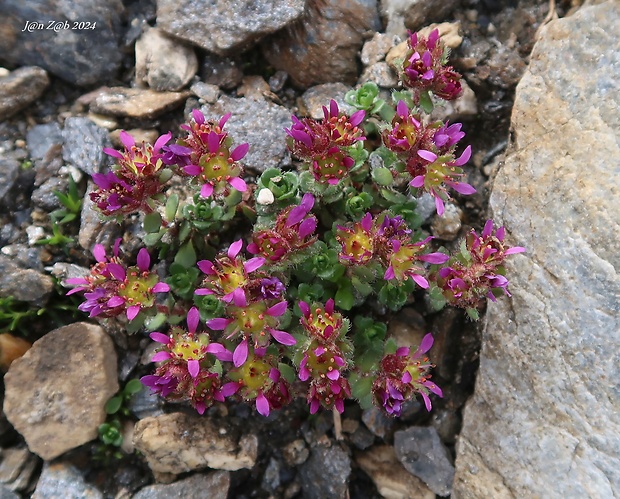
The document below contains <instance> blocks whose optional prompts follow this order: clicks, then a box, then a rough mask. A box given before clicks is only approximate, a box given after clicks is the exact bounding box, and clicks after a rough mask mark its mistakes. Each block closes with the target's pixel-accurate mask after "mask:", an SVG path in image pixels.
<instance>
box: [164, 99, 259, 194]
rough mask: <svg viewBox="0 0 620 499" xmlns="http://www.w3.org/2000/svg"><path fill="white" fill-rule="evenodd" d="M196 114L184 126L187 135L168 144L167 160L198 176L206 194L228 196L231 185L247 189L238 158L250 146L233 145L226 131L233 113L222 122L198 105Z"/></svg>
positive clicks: (187, 173) (198, 180) (242, 190)
mask: <svg viewBox="0 0 620 499" xmlns="http://www.w3.org/2000/svg"><path fill="white" fill-rule="evenodd" d="M192 116H193V120H192V121H191V122H190V123H188V124H184V125H182V126H181V128H182V129H183V130H186V131H187V132H188V135H187V137H185V138H184V139H181V140H179V142H178V144H175V145H172V146H169V147H168V148H167V150H166V157H165V160H166V162H168V163H175V164H177V165H179V168H180V169H181V170H182V171H183V172H184V173H185V174H186V175H189V176H191V177H194V178H195V179H196V181H197V182H198V183H199V184H200V185H201V188H200V195H201V196H202V197H203V198H208V197H211V196H212V195H217V196H226V195H228V193H229V188H230V187H232V188H233V189H235V190H237V191H240V192H244V191H246V190H247V185H246V183H245V181H244V180H243V179H242V178H241V177H240V175H241V173H242V168H241V165H240V164H239V163H238V162H239V161H240V160H241V159H243V158H244V157H245V155H246V154H247V152H248V149H249V147H250V146H249V144H247V143H244V144H241V145H239V146H237V147H235V148H234V149H233V148H232V139H231V138H230V137H229V136H228V133H227V132H226V131H224V125H225V124H226V121H228V118H230V114H227V115H225V116H223V117H222V118H221V119H220V121H219V122H218V123H215V122H213V121H207V120H206V119H205V116H204V115H203V114H202V113H201V112H200V111H199V110H197V109H194V111H193V112H192Z"/></svg>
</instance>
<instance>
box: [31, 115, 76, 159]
mask: <svg viewBox="0 0 620 499" xmlns="http://www.w3.org/2000/svg"><path fill="white" fill-rule="evenodd" d="M69 119H71V118H69ZM26 143H27V145H28V154H29V155H30V158H31V159H33V160H41V159H43V158H45V156H46V155H47V153H48V152H49V150H50V149H51V148H52V147H54V146H58V145H62V143H63V136H62V131H61V129H60V125H59V124H58V123H55V122H54V123H46V124H44V125H35V126H33V127H32V128H31V129H30V130H28V133H27V134H26Z"/></svg>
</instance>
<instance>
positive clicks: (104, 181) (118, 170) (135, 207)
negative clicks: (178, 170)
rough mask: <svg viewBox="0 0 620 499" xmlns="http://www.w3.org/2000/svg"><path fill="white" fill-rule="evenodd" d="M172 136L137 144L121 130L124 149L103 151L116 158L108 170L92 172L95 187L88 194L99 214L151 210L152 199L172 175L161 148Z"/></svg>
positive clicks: (108, 214) (116, 214) (159, 192)
mask: <svg viewBox="0 0 620 499" xmlns="http://www.w3.org/2000/svg"><path fill="white" fill-rule="evenodd" d="M171 138H172V134H171V133H167V134H166V135H162V136H161V137H159V138H158V139H157V141H155V144H154V145H153V146H151V145H150V144H145V143H142V144H141V145H139V146H138V145H136V142H135V140H134V139H133V137H132V136H131V135H129V134H128V133H127V132H125V131H122V132H121V134H120V139H121V142H122V143H123V146H124V150H123V151H116V150H114V149H108V148H105V149H104V150H103V151H104V152H105V153H106V154H108V155H110V156H112V157H113V158H115V159H116V164H115V165H114V167H113V168H112V171H110V172H108V173H94V174H93V181H94V182H95V184H96V185H97V189H95V190H94V191H93V192H91V193H90V198H91V200H92V201H93V203H95V205H96V206H97V208H98V209H99V211H101V213H103V214H104V215H106V216H120V215H126V214H129V213H134V212H136V211H142V212H144V213H150V212H152V211H153V209H154V206H155V201H156V200H157V199H158V197H159V196H160V195H161V192H162V190H163V188H164V186H165V184H166V182H167V181H168V180H169V179H170V177H171V176H172V172H171V171H170V170H169V169H167V168H166V165H165V164H164V162H163V161H162V148H163V147H164V146H165V144H166V143H167V142H168V141H170V139H171Z"/></svg>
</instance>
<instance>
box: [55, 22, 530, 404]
mask: <svg viewBox="0 0 620 499" xmlns="http://www.w3.org/2000/svg"><path fill="white" fill-rule="evenodd" d="M446 63H447V51H445V50H444V49H443V47H442V45H441V42H440V40H439V35H438V32H437V31H433V32H432V33H431V34H430V36H429V37H428V38H425V37H422V36H418V35H411V36H410V38H409V51H408V53H407V56H406V58H405V61H404V62H403V67H402V71H401V77H402V80H403V83H404V85H405V87H406V89H405V90H404V91H400V92H395V93H394V94H393V96H392V100H391V103H388V102H387V98H386V100H384V92H380V91H379V88H378V87H377V86H376V85H374V86H373V84H367V85H362V87H361V88H360V89H358V90H355V91H352V92H353V93H354V95H353V96H352V97H351V96H349V97H345V100H347V102H348V103H349V104H351V105H353V106H354V107H356V108H358V109H359V111H357V112H355V113H353V114H352V115H351V116H348V115H347V114H345V113H343V112H341V110H340V109H339V107H338V105H337V104H336V102H335V101H334V100H332V101H331V102H330V103H329V105H328V106H326V107H323V115H324V116H323V119H322V120H315V119H311V118H301V119H300V118H296V117H293V118H292V125H291V127H290V128H288V129H285V131H286V140H287V145H288V147H289V149H290V151H291V152H292V154H293V155H295V156H296V157H297V158H299V159H301V160H302V162H303V164H302V165H300V166H299V168H297V170H299V171H297V170H295V169H290V170H289V171H282V170H281V169H280V168H268V169H267V170H265V171H263V172H262V174H261V175H260V176H259V178H257V179H256V181H255V184H256V185H248V184H250V181H251V179H252V177H246V178H244V170H243V168H242V165H241V164H240V161H241V160H242V159H243V158H244V157H245V156H246V154H247V152H248V147H249V146H248V144H241V145H237V146H236V147H235V146H234V145H233V141H232V139H231V137H230V136H229V135H228V132H227V131H226V130H225V125H226V123H227V120H228V119H229V117H230V114H226V115H225V116H223V117H222V118H221V119H220V120H219V121H210V120H208V119H206V118H205V116H204V114H203V113H202V112H200V111H198V110H194V111H193V112H192V114H191V116H190V119H189V121H188V123H186V124H184V125H182V126H181V128H182V130H183V137H181V138H180V139H178V140H177V141H176V142H172V135H171V134H170V133H168V134H166V135H163V136H161V137H159V139H158V140H157V141H156V142H155V144H154V145H153V146H150V145H148V144H142V145H136V143H135V141H134V139H133V138H131V137H130V136H129V135H128V134H127V133H125V132H122V133H121V141H122V143H123V146H124V150H123V151H115V150H110V149H106V150H105V151H106V153H107V154H109V155H111V156H113V157H114V158H115V160H116V165H115V166H114V167H113V168H112V170H111V171H110V172H109V173H105V174H95V176H94V181H95V183H96V184H97V185H98V189H97V190H95V191H94V192H93V193H92V194H91V198H92V199H93V201H94V203H95V206H96V208H97V209H98V210H99V211H100V212H101V213H103V214H104V215H107V216H110V215H112V216H116V218H117V220H118V221H119V222H122V220H123V216H122V215H129V214H133V213H136V212H142V213H143V214H144V217H142V218H141V221H142V225H143V229H144V231H143V232H142V235H141V237H142V239H143V242H144V245H145V246H146V248H149V250H147V249H146V248H142V249H140V250H139V252H138V253H137V261H136V263H135V265H130V266H128V265H127V264H126V263H125V261H124V260H123V258H122V257H121V255H120V253H119V245H120V240H119V241H117V242H116V244H115V245H114V248H113V250H112V254H111V255H107V254H106V251H105V249H104V247H103V246H102V245H100V244H98V245H96V246H95V248H94V250H93V254H94V257H95V260H96V263H95V265H94V266H93V267H92V269H91V272H90V274H89V275H87V276H86V277H84V278H79V279H68V280H67V281H66V282H67V283H68V284H72V285H75V286H76V287H75V289H73V290H71V291H70V292H69V293H77V292H83V293H84V297H85V301H84V302H83V303H82V304H81V305H80V306H79V308H80V310H82V311H85V312H87V313H89V314H90V316H91V317H99V318H118V320H119V322H120V323H121V324H123V325H124V326H125V327H126V328H127V331H128V332H130V333H132V332H136V331H138V330H139V329H140V328H142V327H144V328H145V329H146V330H147V331H148V332H150V338H151V339H152V340H154V341H155V342H157V343H158V344H159V345H158V351H157V353H156V354H155V355H154V357H153V358H152V360H153V361H154V362H155V363H156V368H155V372H154V373H153V374H150V375H147V376H144V377H143V378H142V383H143V384H144V385H146V386H148V387H150V388H151V389H152V390H153V391H154V392H155V393H157V394H159V395H160V396H162V397H164V398H166V399H169V400H174V401H187V402H189V403H190V404H191V405H192V406H193V407H194V408H195V409H196V410H197V411H198V412H199V413H200V414H203V413H204V412H205V411H206V410H207V409H208V408H209V407H211V406H212V405H213V404H214V403H216V402H224V401H225V400H226V399H227V398H229V399H231V400H242V401H245V402H249V403H252V404H253V405H254V406H255V407H256V411H257V412H258V413H259V414H261V415H263V416H268V415H269V414H270V413H271V412H272V411H273V410H276V409H279V408H281V407H283V406H285V405H286V404H288V403H290V402H291V401H292V400H293V398H294V397H296V396H300V395H301V396H304V397H305V399H306V400H307V402H308V404H309V408H310V412H311V413H315V412H317V411H318V410H319V408H321V407H322V408H325V409H331V410H333V411H335V412H339V413H342V412H343V411H344V410H345V401H346V400H347V399H351V398H355V399H357V400H358V401H359V403H360V405H361V406H362V407H364V408H366V407H369V406H371V405H372V404H373V403H374V404H375V405H376V406H378V407H380V408H382V409H383V410H384V411H385V412H386V413H387V414H388V415H391V416H398V415H400V414H401V412H402V411H403V404H404V403H405V402H406V401H407V400H410V399H412V398H414V397H416V396H417V395H420V396H421V397H422V399H423V400H424V405H425V407H426V409H427V410H430V409H431V398H432V397H434V396H439V397H441V396H442V390H441V389H440V388H439V387H438V386H437V385H436V384H435V383H434V382H432V381H431V380H430V377H431V375H430V370H431V368H432V365H431V363H430V361H429V359H428V357H427V356H426V354H427V352H428V351H429V349H430V348H431V346H432V344H433V336H432V334H430V333H429V334H427V335H426V336H425V337H424V339H423V340H422V343H421V345H420V346H419V348H418V349H417V350H415V351H413V349H410V348H407V347H402V348H398V349H397V348H396V345H395V343H394V341H393V340H391V339H389V338H386V336H387V335H388V328H387V322H389V320H390V316H389V315H387V313H388V312H387V311H388V310H390V311H394V312H397V311H398V310H400V309H401V308H402V307H404V306H408V305H409V304H411V303H412V299H411V294H412V293H413V292H414V291H415V290H416V287H417V288H421V289H428V290H429V300H428V302H427V303H428V305H429V306H430V307H433V309H434V310H439V308H440V307H441V306H444V305H445V304H446V303H448V304H451V305H454V306H457V307H462V308H465V309H466V310H467V313H469V315H470V316H471V317H474V318H476V313H475V311H476V309H477V308H478V306H479V304H480V301H481V300H482V299H483V298H485V297H488V298H490V299H492V300H495V298H496V296H499V295H500V294H501V293H505V294H508V291H507V284H508V280H507V279H506V277H504V273H505V271H504V267H503V262H504V260H505V258H506V257H507V256H509V255H511V254H514V253H519V252H521V251H524V249H523V248H521V247H512V248H511V247H508V246H507V245H506V244H505V242H504V236H505V231H504V229H503V228H499V229H497V230H495V231H494V230H493V223H492V222H491V221H489V222H488V223H487V224H486V225H485V227H484V230H483V231H482V234H481V235H480V236H479V235H478V234H476V232H475V231H472V232H471V233H470V234H468V235H467V237H466V239H465V241H464V242H463V244H462V245H461V248H460V252H459V253H457V254H456V255H454V256H452V257H450V255H448V254H444V253H442V252H439V251H437V249H436V248H434V247H433V245H434V243H433V240H432V237H425V232H423V231H424V228H422V227H421V225H422V221H421V220H420V217H419V216H417V214H416V212H415V201H414V200H413V199H412V196H411V195H412V194H413V195H416V194H420V193H422V192H426V193H429V194H430V195H431V196H433V197H434V199H435V206H436V209H437V213H438V214H439V215H442V214H443V212H444V203H445V202H446V201H447V200H449V199H450V195H449V193H448V191H449V190H454V191H456V192H459V193H461V194H472V193H473V192H475V190H474V188H473V187H472V186H471V185H469V184H467V183H465V182H464V172H463V170H462V169H461V167H462V166H463V165H464V164H465V163H466V162H467V161H468V160H469V158H470V156H471V148H470V147H469V146H467V147H461V146H460V142H461V140H462V139H463V138H464V136H465V134H464V132H463V131H462V125H461V124H459V123H453V124H450V123H444V122H441V121H437V122H429V121H428V117H426V116H425V115H424V113H428V112H429V107H430V108H432V105H433V99H431V93H432V94H433V95H434V98H443V99H448V100H449V99H453V98H455V97H456V96H457V95H458V94H459V92H460V82H459V78H460V77H459V76H458V75H457V74H456V73H455V72H454V71H453V70H452V68H450V67H449V66H446ZM366 136H368V137H372V138H373V140H368V141H366ZM457 149H459V150H462V152H460V154H457ZM172 175H177V176H178V180H184V181H185V184H186V185H187V186H188V187H189V188H190V189H193V191H192V193H191V196H179V195H178V194H177V193H175V192H173V189H172V188H168V186H167V182H168V180H169V179H170V178H171V177H172ZM242 192H245V193H246V194H245V195H241V193H242ZM181 198H186V199H185V200H182V199H181ZM246 229H250V230H249V231H248V232H247V233H246V236H244V237H242V238H241V237H240V238H236V239H237V240H233V242H231V240H230V239H229V238H230V234H237V233H239V231H242V230H246ZM245 243H247V248H246V250H247V255H246V254H245V253H244V251H243V250H244V244H245ZM149 251H150V253H149ZM154 254H157V255H159V258H160V261H159V262H158V264H157V269H158V272H159V273H161V274H162V275H163V274H165V273H167V276H166V283H168V284H166V283H164V282H161V281H160V279H159V277H158V275H157V274H156V273H155V272H153V271H151V269H150V267H151V256H150V255H154ZM158 293H167V294H166V295H165V296H160V297H159V298H158V297H157V295H158ZM183 319H185V321H186V327H183V326H182V325H179V324H180V322H181V321H182V320H183ZM351 325H352V327H351ZM412 351H413V353H411V352H412Z"/></svg>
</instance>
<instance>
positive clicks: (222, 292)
mask: <svg viewBox="0 0 620 499" xmlns="http://www.w3.org/2000/svg"><path fill="white" fill-rule="evenodd" d="M242 247H243V241H242V240H241V239H239V240H238V241H235V242H234V243H232V244H231V245H230V247H229V248H228V250H227V252H226V254H225V255H219V256H218V257H217V258H216V259H215V262H212V261H210V260H201V261H199V262H198V268H199V269H200V270H202V271H203V272H204V273H205V274H206V275H207V277H206V278H205V280H204V283H203V285H204V286H205V287H204V288H199V289H197V290H196V294H197V295H215V296H217V297H218V298H220V299H221V300H222V301H224V302H226V303H231V302H234V303H235V304H238V305H239V306H241V304H243V303H246V302H247V299H246V290H247V288H248V287H250V285H251V284H252V278H251V276H250V274H252V273H253V272H254V271H256V270H257V269H259V268H260V267H261V266H262V265H263V264H264V263H265V259H264V258H261V257H255V258H250V259H249V260H244V259H242V258H241V257H239V253H240V252H241V248H242Z"/></svg>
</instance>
